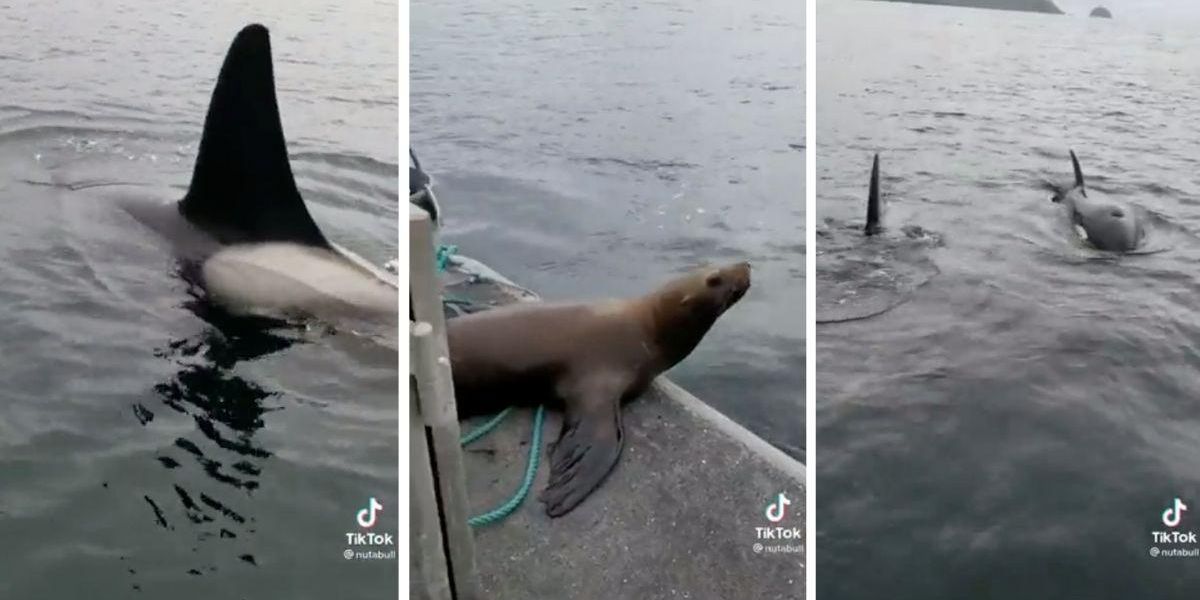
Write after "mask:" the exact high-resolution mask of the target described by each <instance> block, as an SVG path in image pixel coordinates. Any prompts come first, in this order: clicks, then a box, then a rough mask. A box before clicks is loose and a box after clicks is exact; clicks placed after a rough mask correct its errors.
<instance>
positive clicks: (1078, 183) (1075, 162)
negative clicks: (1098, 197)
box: [1071, 150, 1087, 196]
mask: <svg viewBox="0 0 1200 600" xmlns="http://www.w3.org/2000/svg"><path fill="white" fill-rule="evenodd" d="M1071 167H1072V168H1074V169H1075V187H1077V188H1079V193H1081V194H1083V195H1084V196H1086V195H1087V189H1086V188H1084V187H1083V169H1080V168H1079V159H1078V158H1075V151H1074V150H1071Z"/></svg>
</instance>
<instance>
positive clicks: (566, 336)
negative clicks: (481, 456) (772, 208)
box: [447, 262, 750, 517]
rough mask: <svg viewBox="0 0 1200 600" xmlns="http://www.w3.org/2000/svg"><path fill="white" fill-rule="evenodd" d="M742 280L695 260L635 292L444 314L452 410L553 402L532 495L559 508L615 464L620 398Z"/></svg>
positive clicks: (686, 345)
mask: <svg viewBox="0 0 1200 600" xmlns="http://www.w3.org/2000/svg"><path fill="white" fill-rule="evenodd" d="M749 288H750V265H749V263H745V262H742V263H737V264H732V265H728V266H724V267H720V268H717V267H706V268H702V269H697V270H696V271H693V272H692V273H689V274H688V275H685V276H683V277H680V278H677V279H675V280H673V281H671V282H669V283H667V284H666V285H664V286H662V287H660V288H659V289H657V290H655V291H653V292H651V293H649V294H647V295H645V296H642V297H640V298H633V299H629V300H610V301H604V302H596V303H570V304H568V303H522V304H517V305H509V306H505V307H501V308H496V309H492V310H488V311H484V312H480V313H475V314H470V315H465V316H462V317H457V318H454V319H450V320H449V321H448V323H447V333H448V343H449V347H450V365H451V369H452V371H453V376H454V393H455V396H456V398H457V402H458V411H459V416H460V417H465V416H469V415H473V414H485V413H491V412H496V411H498V410H500V409H502V408H504V407H506V406H508V405H538V404H542V403H549V404H551V405H552V406H555V405H557V406H561V407H562V408H563V410H564V415H563V426H562V430H561V432H560V433H559V437H558V441H556V442H554V444H553V445H551V447H550V481H549V483H548V484H547V485H546V489H545V490H544V491H543V492H542V494H541V497H540V498H541V500H542V502H544V503H545V504H546V514H548V515H550V516H551V517H559V516H562V515H564V514H566V513H568V512H570V511H571V510H572V509H573V508H575V506H577V505H578V504H579V503H580V502H581V501H583V499H584V498H586V497H587V496H588V494H590V493H591V492H592V491H593V490H595V489H596V488H597V487H598V486H599V485H600V483H601V482H602V481H603V480H604V478H605V476H607V475H608V473H609V472H610V471H612V468H613V466H615V465H616V463H617V459H618V458H619V457H620V454H621V448H622V445H623V444H624V435H623V433H622V429H621V403H622V402H623V401H627V400H632V399H633V398H635V397H637V396H638V395H640V394H641V393H642V392H643V391H645V390H646V387H647V386H649V385H650V382H651V381H652V380H653V379H654V378H655V377H657V376H658V375H659V374H661V373H663V372H664V371H666V370H668V369H670V368H671V367H673V366H675V364H677V363H678V362H679V361H681V360H683V359H684V358H685V357H687V355H688V354H689V353H690V352H691V351H692V349H694V348H695V347H696V345H697V344H699V343H700V340H701V339H702V338H703V337H704V334H705V333H707V332H708V330H709V328H710V327H712V325H713V323H714V322H716V320H717V317H720V316H721V315H722V314H723V313H724V312H725V311H726V310H728V309H729V307H731V306H733V305H734V304H735V303H736V302H737V301H738V300H740V299H741V298H742V296H743V295H745V293H746V290H747V289H749Z"/></svg>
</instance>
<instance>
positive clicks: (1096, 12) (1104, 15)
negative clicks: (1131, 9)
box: [1088, 6, 1112, 19]
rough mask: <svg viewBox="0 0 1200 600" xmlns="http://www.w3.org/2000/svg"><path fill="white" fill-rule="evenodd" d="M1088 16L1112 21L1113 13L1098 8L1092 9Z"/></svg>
mask: <svg viewBox="0 0 1200 600" xmlns="http://www.w3.org/2000/svg"><path fill="white" fill-rule="evenodd" d="M1088 16H1089V17H1097V18H1100V19H1111V18H1112V13H1110V12H1108V9H1107V8H1104V7H1103V6H1097V7H1096V8H1093V9H1092V13H1091V14H1090V15H1088Z"/></svg>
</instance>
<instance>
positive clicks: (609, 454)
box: [540, 382, 625, 517]
mask: <svg viewBox="0 0 1200 600" xmlns="http://www.w3.org/2000/svg"><path fill="white" fill-rule="evenodd" d="M624 387H625V385H624V382H607V383H597V384H593V385H591V386H588V388H587V390H586V391H583V392H582V393H581V394H579V395H574V396H572V395H568V397H567V398H566V407H567V408H566V413H565V415H564V416H563V427H562V432H561V433H560V434H559V436H558V441H556V442H554V445H553V446H551V448H550V481H549V482H548V483H547V484H546V489H545V490H544V491H543V492H542V494H541V497H540V499H541V501H542V502H543V503H545V505H546V514H547V515H549V516H551V517H560V516H562V515H565V514H567V513H568V512H571V510H572V509H574V508H575V507H576V506H577V505H578V504H579V503H580V502H583V499H584V498H587V497H588V495H589V494H591V493H592V491H594V490H595V489H596V488H597V487H600V483H601V482H603V481H604V478H605V477H607V476H608V474H609V472H611V471H612V469H613V467H614V466H616V464H617V459H618V458H620V456H621V448H622V447H623V446H624V443H625V435H624V432H623V431H622V429H621V390H623V389H624Z"/></svg>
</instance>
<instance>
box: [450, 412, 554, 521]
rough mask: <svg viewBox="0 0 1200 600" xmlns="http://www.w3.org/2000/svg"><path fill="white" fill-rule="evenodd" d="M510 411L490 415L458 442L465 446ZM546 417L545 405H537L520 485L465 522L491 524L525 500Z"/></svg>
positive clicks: (505, 515)
mask: <svg viewBox="0 0 1200 600" xmlns="http://www.w3.org/2000/svg"><path fill="white" fill-rule="evenodd" d="M511 412H512V407H511V406H510V407H508V408H506V409H504V410H502V411H500V413H499V414H497V415H496V416H494V417H492V418H491V420H489V421H488V422H487V423H484V424H483V425H480V426H479V427H478V428H476V429H475V430H474V431H472V432H470V433H468V434H466V435H464V436H462V438H461V439H460V440H459V442H460V443H461V444H462V445H463V446H466V445H467V444H470V443H471V442H474V441H475V440H478V439H479V438H481V437H483V436H485V435H487V434H488V433H490V432H491V431H492V430H493V429H495V428H496V426H498V425H499V424H500V422H501V421H503V420H504V417H507V416H508V414H509V413H511ZM545 419H546V407H545V406H539V407H538V408H537V412H536V413H535V414H534V416H533V436H532V437H533V439H532V440H530V442H529V462H528V463H527V464H526V465H525V477H524V478H523V479H522V480H521V487H520V488H518V489H517V491H516V493H514V494H513V495H512V498H509V499H508V501H507V502H505V503H504V504H501V505H500V506H497V507H496V508H494V509H492V510H489V511H487V512H485V513H483V514H482V515H478V516H475V517H471V518H470V520H468V521H467V524H468V525H470V526H471V527H481V526H483V525H491V524H493V523H499V522H500V521H503V520H504V519H505V518H506V517H508V516H509V515H511V514H513V513H514V512H516V510H517V508H519V507H520V506H521V504H522V503H523V502H525V498H526V497H527V496H529V490H530V489H532V488H533V478H534V476H535V475H537V470H538V461H539V460H540V459H541V450H542V422H543V421H545Z"/></svg>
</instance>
